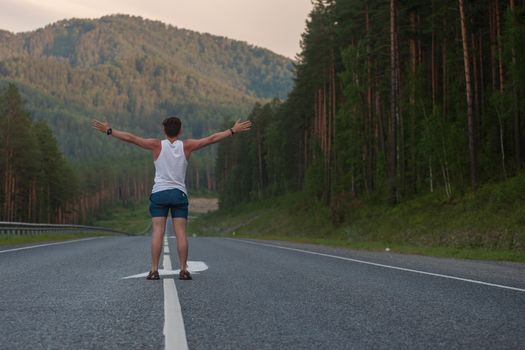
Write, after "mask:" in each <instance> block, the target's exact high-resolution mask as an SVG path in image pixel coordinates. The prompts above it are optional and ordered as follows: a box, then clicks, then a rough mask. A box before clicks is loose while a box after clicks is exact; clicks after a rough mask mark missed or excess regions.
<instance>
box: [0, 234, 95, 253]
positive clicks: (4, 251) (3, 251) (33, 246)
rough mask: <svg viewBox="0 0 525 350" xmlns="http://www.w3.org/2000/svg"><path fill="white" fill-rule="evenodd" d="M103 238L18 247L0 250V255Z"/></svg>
mask: <svg viewBox="0 0 525 350" xmlns="http://www.w3.org/2000/svg"><path fill="white" fill-rule="evenodd" d="M99 238H104V237H89V238H82V239H74V240H72V241H64V242H56V243H46V244H39V245H32V246H28V247H20V248H13V249H6V250H0V254H1V253H9V252H16V251H19V250H26V249H33V248H40V247H47V246H51V245H61V244H69V243H75V242H83V241H90V240H92V239H99Z"/></svg>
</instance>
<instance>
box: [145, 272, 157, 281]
mask: <svg viewBox="0 0 525 350" xmlns="http://www.w3.org/2000/svg"><path fill="white" fill-rule="evenodd" d="M146 279H147V280H158V279H160V276H159V272H158V271H150V272H149V273H148V276H147V277H146Z"/></svg>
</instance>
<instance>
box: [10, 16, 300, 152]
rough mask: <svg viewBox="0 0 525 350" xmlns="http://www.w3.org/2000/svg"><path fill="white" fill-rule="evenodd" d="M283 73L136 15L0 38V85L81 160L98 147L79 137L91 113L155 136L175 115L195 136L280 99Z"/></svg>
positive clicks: (255, 57) (239, 51) (279, 62)
mask: <svg viewBox="0 0 525 350" xmlns="http://www.w3.org/2000/svg"><path fill="white" fill-rule="evenodd" d="M292 75H293V65H292V62H291V61H290V60H289V59H287V58H284V57H281V56H278V55H276V54H274V53H272V52H270V51H268V50H265V49H261V48H257V47H253V46H250V45H248V44H246V43H243V42H238V41H234V40H230V39H227V38H223V37H217V36H213V35H209V34H199V33H196V32H192V31H189V30H184V29H178V28H175V27H172V26H169V25H165V24H163V23H161V22H156V21H150V20H144V19H142V18H140V17H130V16H125V15H116V16H108V17H103V18H100V19H97V20H80V19H73V20H64V21H60V22H57V23H55V24H51V25H48V26H46V27H45V28H43V29H39V30H36V31H34V32H29V33H19V34H12V33H9V32H5V31H3V32H0V83H1V82H2V81H4V82H5V81H11V82H16V83H17V85H18V86H19V88H20V89H21V92H22V95H23V96H24V98H25V100H26V101H27V108H28V110H29V111H31V112H32V114H33V116H34V117H35V118H36V119H39V120H45V121H46V122H48V123H49V124H50V126H51V128H52V129H53V131H54V132H55V134H56V135H57V136H58V139H59V142H60V144H61V146H62V149H63V150H64V151H65V153H66V155H67V156H69V157H75V158H81V159H84V158H86V157H88V158H89V157H98V156H99V155H100V151H101V150H103V149H107V145H106V144H104V145H102V144H100V142H97V141H96V140H95V139H93V137H91V136H92V135H89V133H88V127H89V125H88V123H87V122H86V121H87V120H88V119H89V118H90V117H92V116H94V115H103V116H107V117H108V118H110V121H111V122H113V123H114V124H115V125H118V126H121V127H125V128H131V129H133V131H139V132H142V133H148V134H150V135H152V136H157V135H158V134H159V131H158V130H159V123H160V121H162V119H163V118H164V117H165V116H167V115H172V114H179V115H181V117H182V118H183V120H184V121H185V122H186V123H185V130H186V133H187V136H200V135H202V134H203V133H205V132H208V131H209V130H211V129H214V128H216V127H218V126H219V125H220V124H221V123H222V121H223V118H228V119H232V118H233V117H236V116H241V115H243V113H244V112H245V111H249V108H250V107H251V106H252V105H253V103H254V102H255V101H257V100H258V99H264V98H273V97H280V98H285V97H286V95H287V93H288V91H289V90H290V88H291V86H292ZM91 134H92V133H91ZM119 147H121V146H119Z"/></svg>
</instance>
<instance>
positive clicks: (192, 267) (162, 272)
mask: <svg viewBox="0 0 525 350" xmlns="http://www.w3.org/2000/svg"><path fill="white" fill-rule="evenodd" d="M207 269H208V265H206V263H205V262H204V261H188V271H190V272H191V273H194V274H199V272H202V271H206V270H207ZM179 272H180V270H179V269H177V270H171V269H169V270H167V269H159V276H173V275H178V274H179ZM148 273H149V272H142V273H139V274H136V275H132V276H127V277H122V278H121V279H123V280H126V279H130V278H143V277H146V276H147V275H148Z"/></svg>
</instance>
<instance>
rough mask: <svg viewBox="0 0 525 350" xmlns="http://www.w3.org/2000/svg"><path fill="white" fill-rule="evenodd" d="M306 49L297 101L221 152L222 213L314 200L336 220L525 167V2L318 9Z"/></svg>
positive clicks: (441, 0) (342, 2)
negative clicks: (290, 199) (349, 211)
mask: <svg viewBox="0 0 525 350" xmlns="http://www.w3.org/2000/svg"><path fill="white" fill-rule="evenodd" d="M301 44H302V51H301V53H300V54H299V55H298V62H297V64H296V79H295V86H294V88H293V90H292V92H291V93H290V95H289V96H288V99H287V100H286V101H284V102H281V101H279V100H275V101H272V102H271V103H268V104H265V105H260V104H257V105H256V106H255V107H254V109H253V111H252V113H251V115H250V119H251V120H252V121H253V122H254V125H255V128H254V131H253V133H251V135H241V137H239V138H234V139H232V140H230V141H229V142H225V143H221V144H220V145H219V154H218V162H217V179H218V189H219V191H220V200H221V205H223V206H225V207H229V206H234V205H235V204H237V203H240V202H242V201H247V200H254V199H258V198H262V197H264V196H272V195H276V194H279V193H283V192H287V191H298V190H305V191H307V192H308V193H310V194H311V195H312V198H317V199H318V200H319V201H322V202H323V203H325V204H326V205H330V207H331V208H332V216H333V220H334V222H337V221H341V220H344V212H345V208H346V207H345V206H347V205H348V203H349V202H351V201H352V200H354V199H356V198H357V199H368V200H378V201H388V202H389V203H392V204H395V203H398V202H399V201H402V200H404V199H406V198H410V197H413V196H416V195H421V194H425V193H429V192H439V193H442V194H443V197H444V198H446V199H448V200H450V199H452V198H453V197H454V195H456V194H460V193H465V192H467V191H475V190H476V189H477V188H478V187H479V185H480V184H482V183H486V182H488V181H498V180H505V179H507V178H508V177H510V176H513V175H515V174H517V173H518V172H519V171H520V170H521V169H522V167H523V157H524V156H523V155H524V151H525V150H524V142H523V141H522V136H523V134H524V122H523V115H522V114H523V112H522V111H523V110H524V107H525V105H524V104H525V102H524V97H525V96H524V94H525V67H524V66H523V65H522V64H520V63H519V62H521V59H524V58H525V6H524V3H523V1H520V0H476V1H473V0H411V1H408V0H389V1H371V0H316V1H315V3H314V8H313V10H312V12H311V13H310V15H309V18H308V21H307V25H306V30H305V32H304V34H303V36H302V41H301Z"/></svg>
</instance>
